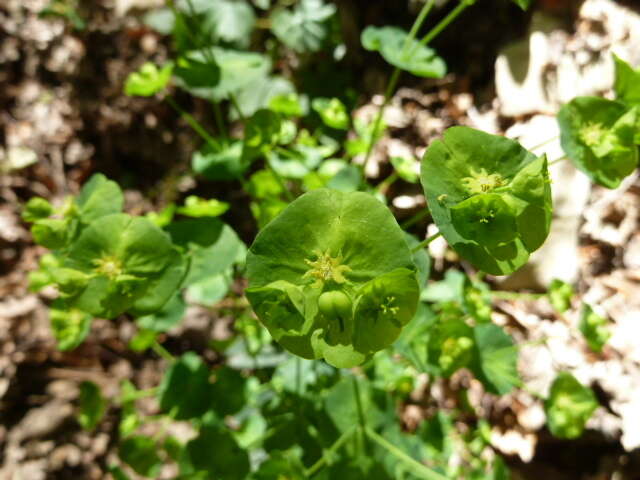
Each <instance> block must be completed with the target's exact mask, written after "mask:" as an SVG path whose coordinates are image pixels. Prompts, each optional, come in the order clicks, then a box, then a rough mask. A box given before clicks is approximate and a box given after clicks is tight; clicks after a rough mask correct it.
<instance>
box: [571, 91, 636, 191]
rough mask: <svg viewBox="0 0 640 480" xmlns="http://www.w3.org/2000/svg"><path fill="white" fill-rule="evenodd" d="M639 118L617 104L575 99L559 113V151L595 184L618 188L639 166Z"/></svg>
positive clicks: (581, 98) (591, 99)
mask: <svg viewBox="0 0 640 480" xmlns="http://www.w3.org/2000/svg"><path fill="white" fill-rule="evenodd" d="M638 118H639V113H638V110H637V109H636V108H632V109H631V110H629V109H627V107H626V106H625V105H624V104H622V103H619V102H614V101H612V100H607V99H605V98H599V97H577V98H574V99H573V100H571V102H569V103H568V104H566V105H564V106H563V107H562V108H561V109H560V112H559V113H558V123H559V125H560V132H561V135H560V141H561V143H562V148H563V150H564V151H565V153H566V154H567V156H568V157H569V158H570V159H571V161H572V162H573V163H574V164H575V166H576V167H577V168H578V169H580V170H582V171H583V172H584V173H585V174H587V176H589V178H591V180H593V181H594V182H595V183H598V184H599V185H602V186H604V187H607V188H617V187H618V186H619V185H620V182H621V181H622V180H623V179H624V178H625V177H626V176H627V175H629V174H631V172H633V171H634V170H635V168H636V167H637V166H638V148H637V146H636V145H635V138H634V136H635V135H636V133H637V129H638Z"/></svg>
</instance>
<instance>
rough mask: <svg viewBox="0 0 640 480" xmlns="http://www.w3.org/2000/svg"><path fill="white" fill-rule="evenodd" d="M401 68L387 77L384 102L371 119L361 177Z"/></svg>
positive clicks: (365, 168)
mask: <svg viewBox="0 0 640 480" xmlns="http://www.w3.org/2000/svg"><path fill="white" fill-rule="evenodd" d="M400 73H402V72H401V70H400V69H399V68H398V67H396V68H395V69H394V70H393V73H392V74H391V78H390V79H389V83H388V84H387V89H386V91H385V92H384V102H382V106H381V107H380V110H378V114H377V115H376V118H375V120H374V121H373V130H372V131H371V138H369V144H368V145H367V153H366V154H365V157H364V162H362V173H363V175H362V176H363V178H364V177H365V172H366V171H367V164H368V163H369V159H370V158H371V152H373V147H374V146H375V144H376V134H377V132H378V130H379V129H380V125H381V124H382V118H383V117H384V111H385V109H386V108H387V105H389V102H390V101H391V96H392V95H393V92H395V90H396V85H397V84H398V80H399V79H400Z"/></svg>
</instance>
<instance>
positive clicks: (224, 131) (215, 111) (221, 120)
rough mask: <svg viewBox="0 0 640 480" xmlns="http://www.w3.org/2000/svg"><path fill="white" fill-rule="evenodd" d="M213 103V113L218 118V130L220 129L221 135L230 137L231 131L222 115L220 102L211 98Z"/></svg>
mask: <svg viewBox="0 0 640 480" xmlns="http://www.w3.org/2000/svg"><path fill="white" fill-rule="evenodd" d="M211 104H212V105H213V115H214V117H215V119H216V124H217V126H218V130H220V135H221V136H222V137H224V138H228V137H229V132H228V131H227V125H226V124H225V122H224V118H223V116H222V109H221V108H220V104H219V103H218V102H216V101H214V100H213V99H212V100H211Z"/></svg>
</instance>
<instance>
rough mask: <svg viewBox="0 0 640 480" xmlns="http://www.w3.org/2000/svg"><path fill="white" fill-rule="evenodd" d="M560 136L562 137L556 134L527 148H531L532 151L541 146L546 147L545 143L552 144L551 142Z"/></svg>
mask: <svg viewBox="0 0 640 480" xmlns="http://www.w3.org/2000/svg"><path fill="white" fill-rule="evenodd" d="M558 138H560V135H555V136H553V137H551V138H548V139H546V140H545V141H544V142H540V143H538V144H537V145H534V146H533V147H529V148H527V150H530V151H534V150H537V149H539V148H540V147H544V146H545V145H548V144H550V143H551V142H553V141H555V140H557V139H558Z"/></svg>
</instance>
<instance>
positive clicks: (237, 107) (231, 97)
mask: <svg viewBox="0 0 640 480" xmlns="http://www.w3.org/2000/svg"><path fill="white" fill-rule="evenodd" d="M229 100H230V101H231V105H233V108H234V109H235V111H236V113H237V114H238V118H239V119H240V121H241V122H242V123H246V122H247V119H246V118H245V116H244V113H242V110H241V109H240V104H239V103H238V99H237V98H236V96H235V95H234V94H233V93H231V92H229Z"/></svg>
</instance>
